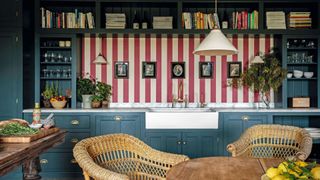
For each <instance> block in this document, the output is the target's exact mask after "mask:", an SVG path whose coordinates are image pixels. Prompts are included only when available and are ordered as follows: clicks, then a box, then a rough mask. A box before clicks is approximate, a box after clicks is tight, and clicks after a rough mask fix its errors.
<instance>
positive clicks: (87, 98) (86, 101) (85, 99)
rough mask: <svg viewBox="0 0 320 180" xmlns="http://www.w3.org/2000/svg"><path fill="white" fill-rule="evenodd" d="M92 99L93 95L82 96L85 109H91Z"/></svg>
mask: <svg viewBox="0 0 320 180" xmlns="http://www.w3.org/2000/svg"><path fill="white" fill-rule="evenodd" d="M91 97H92V95H82V103H83V106H82V107H83V108H85V109H90V108H91Z"/></svg>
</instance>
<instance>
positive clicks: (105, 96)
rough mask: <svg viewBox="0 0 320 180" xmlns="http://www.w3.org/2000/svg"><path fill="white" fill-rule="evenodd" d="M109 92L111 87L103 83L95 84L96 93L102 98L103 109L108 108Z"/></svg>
mask: <svg viewBox="0 0 320 180" xmlns="http://www.w3.org/2000/svg"><path fill="white" fill-rule="evenodd" d="M111 90H112V87H111V85H109V84H106V83H103V82H98V83H97V89H96V91H97V93H98V94H99V95H100V96H101V97H102V107H103V108H109V105H110V97H111V95H112V93H111Z"/></svg>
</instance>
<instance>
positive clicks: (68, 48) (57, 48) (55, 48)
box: [40, 46, 71, 50]
mask: <svg viewBox="0 0 320 180" xmlns="http://www.w3.org/2000/svg"><path fill="white" fill-rule="evenodd" d="M40 49H51V50H71V47H47V46H46V47H40Z"/></svg>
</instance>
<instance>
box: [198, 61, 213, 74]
mask: <svg viewBox="0 0 320 180" xmlns="http://www.w3.org/2000/svg"><path fill="white" fill-rule="evenodd" d="M199 78H213V63H212V62H199Z"/></svg>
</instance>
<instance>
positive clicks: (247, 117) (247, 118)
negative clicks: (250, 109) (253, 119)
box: [241, 116, 249, 121]
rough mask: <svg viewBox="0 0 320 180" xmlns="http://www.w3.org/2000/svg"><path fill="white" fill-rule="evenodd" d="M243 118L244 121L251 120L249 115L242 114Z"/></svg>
mask: <svg viewBox="0 0 320 180" xmlns="http://www.w3.org/2000/svg"><path fill="white" fill-rule="evenodd" d="M241 119H242V120H243V121H249V116H242V117H241Z"/></svg>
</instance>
